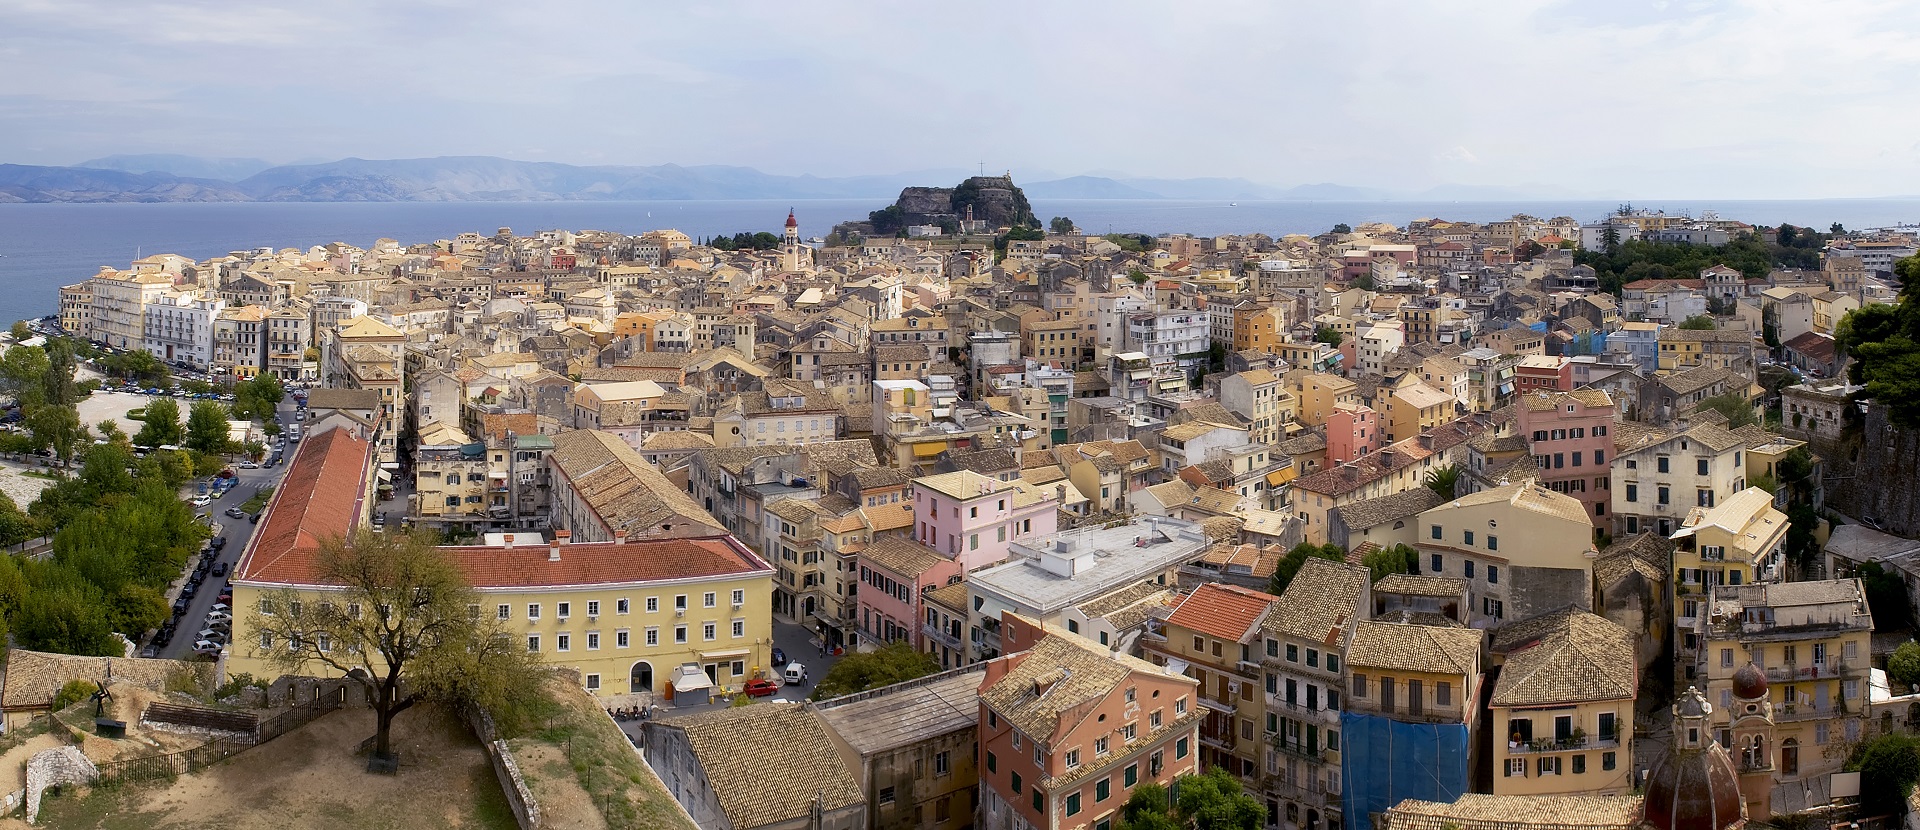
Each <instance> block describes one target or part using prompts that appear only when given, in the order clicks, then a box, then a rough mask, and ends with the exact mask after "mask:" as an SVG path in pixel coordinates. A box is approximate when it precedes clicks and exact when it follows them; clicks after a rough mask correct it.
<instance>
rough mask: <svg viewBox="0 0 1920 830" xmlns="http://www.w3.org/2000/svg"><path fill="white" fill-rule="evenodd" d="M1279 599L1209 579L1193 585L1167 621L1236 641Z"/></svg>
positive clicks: (1256, 624) (1251, 628) (1252, 627)
mask: <svg viewBox="0 0 1920 830" xmlns="http://www.w3.org/2000/svg"><path fill="white" fill-rule="evenodd" d="M1279 600H1280V598H1279V597H1276V596H1274V595H1272V594H1269V593H1265V592H1262V591H1255V590H1253V589H1251V588H1242V587H1240V586H1238V585H1227V584H1223V583H1218V582H1208V583H1205V584H1203V585H1201V586H1200V587H1198V588H1195V589H1194V591H1193V593H1191V594H1188V595H1187V598H1186V599H1183V600H1181V601H1180V604H1179V605H1177V606H1175V607H1174V609H1173V614H1172V615H1170V616H1168V617H1167V624H1168V625H1177V626H1180V627H1181V628H1186V629H1190V630H1193V631H1198V632H1200V633H1202V634H1207V635H1210V636H1214V637H1219V638H1220V639H1222V640H1234V641H1238V640H1239V639H1240V638H1242V637H1245V636H1247V632H1248V631H1251V630H1253V629H1254V627H1255V626H1258V625H1259V624H1260V618H1261V616H1262V615H1264V614H1265V613H1266V612H1267V609H1268V608H1269V607H1271V605H1272V604H1273V603H1275V602H1278V601H1279Z"/></svg>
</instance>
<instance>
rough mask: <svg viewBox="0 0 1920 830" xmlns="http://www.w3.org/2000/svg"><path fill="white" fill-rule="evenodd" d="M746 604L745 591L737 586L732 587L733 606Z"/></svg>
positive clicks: (737, 606)
mask: <svg viewBox="0 0 1920 830" xmlns="http://www.w3.org/2000/svg"><path fill="white" fill-rule="evenodd" d="M746 604H747V592H746V591H744V590H741V589H739V588H735V589H733V607H735V608H739V607H740V606H742V605H746Z"/></svg>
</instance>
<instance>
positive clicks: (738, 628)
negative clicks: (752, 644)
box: [733, 620, 747, 638]
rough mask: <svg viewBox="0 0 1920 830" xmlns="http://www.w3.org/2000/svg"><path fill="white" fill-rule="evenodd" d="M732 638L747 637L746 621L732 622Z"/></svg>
mask: <svg viewBox="0 0 1920 830" xmlns="http://www.w3.org/2000/svg"><path fill="white" fill-rule="evenodd" d="M733 636H734V637H736V638H738V637H745V636H747V621H746V620H734V621H733Z"/></svg>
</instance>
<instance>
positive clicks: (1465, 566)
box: [1460, 533, 1473, 579]
mask: <svg viewBox="0 0 1920 830" xmlns="http://www.w3.org/2000/svg"><path fill="white" fill-rule="evenodd" d="M1467 536H1469V537H1471V536H1473V534H1471V533H1469V534H1467ZM1469 544H1471V542H1469ZM1460 573H1461V574H1462V575H1463V576H1465V577H1466V578H1468V579H1472V578H1473V560H1471V559H1468V560H1466V561H1464V562H1461V563H1460Z"/></svg>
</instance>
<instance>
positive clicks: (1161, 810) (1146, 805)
mask: <svg viewBox="0 0 1920 830" xmlns="http://www.w3.org/2000/svg"><path fill="white" fill-rule="evenodd" d="M1168 800H1169V799H1168V798H1167V788H1166V787H1163V786H1161V785H1159V784H1156V783H1154V782H1152V781H1146V782H1142V783H1141V784H1140V785H1139V786H1137V787H1134V788H1133V792H1131V793H1128V794H1127V801H1126V803H1125V804H1122V805H1120V821H1119V822H1118V826H1119V828H1120V830H1179V828H1180V822H1179V821H1178V820H1176V819H1175V818H1174V817H1173V810H1172V807H1171V805H1170V804H1169V803H1168Z"/></svg>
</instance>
